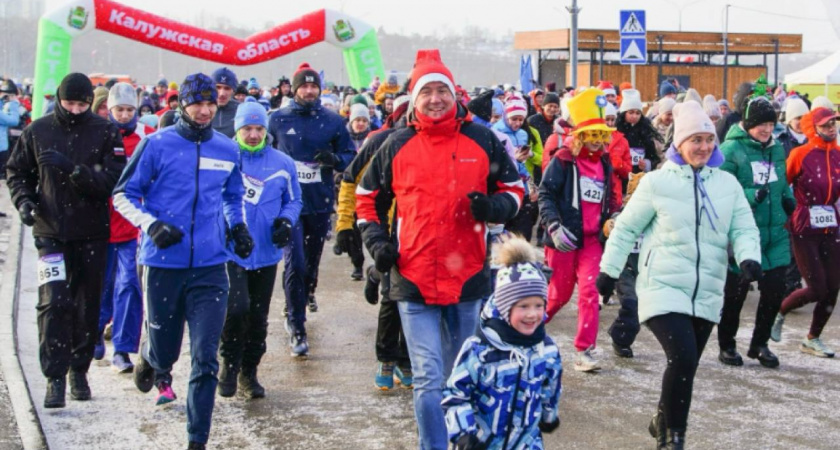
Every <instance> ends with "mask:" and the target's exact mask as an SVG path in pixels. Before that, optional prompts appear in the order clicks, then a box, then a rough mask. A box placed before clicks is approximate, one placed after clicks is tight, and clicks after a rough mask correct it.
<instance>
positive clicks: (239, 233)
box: [230, 223, 273, 258]
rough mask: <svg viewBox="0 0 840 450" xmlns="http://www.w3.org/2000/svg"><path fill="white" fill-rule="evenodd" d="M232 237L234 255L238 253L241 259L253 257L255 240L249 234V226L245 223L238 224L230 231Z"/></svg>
mask: <svg viewBox="0 0 840 450" xmlns="http://www.w3.org/2000/svg"><path fill="white" fill-rule="evenodd" d="M230 235H231V237H232V238H233V253H236V255H237V256H239V257H240V258H247V257H249V256H251V250H253V249H254V240H253V239H252V238H251V233H249V232H248V226H247V225H245V224H244V223H238V224H236V225H234V226H233V228H231V229H230ZM272 239H273V237H272Z"/></svg>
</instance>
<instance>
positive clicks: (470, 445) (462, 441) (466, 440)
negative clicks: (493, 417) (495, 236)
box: [455, 422, 559, 450]
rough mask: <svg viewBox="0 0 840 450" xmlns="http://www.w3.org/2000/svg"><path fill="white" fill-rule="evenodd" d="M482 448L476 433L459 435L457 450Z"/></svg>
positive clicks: (456, 444)
mask: <svg viewBox="0 0 840 450" xmlns="http://www.w3.org/2000/svg"><path fill="white" fill-rule="evenodd" d="M558 423H559V422H558ZM540 427H542V424H540ZM555 428H556V427H555ZM480 448H481V441H479V440H478V438H477V437H476V436H475V435H474V434H465V435H463V436H461V437H459V438H458V442H456V443H455V450H478V449H480Z"/></svg>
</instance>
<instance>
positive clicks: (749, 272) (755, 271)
mask: <svg viewBox="0 0 840 450" xmlns="http://www.w3.org/2000/svg"><path fill="white" fill-rule="evenodd" d="M740 267H741V278H743V279H744V281H747V282H749V283H752V282H753V281H760V280H761V278H762V277H763V276H764V274H763V272H762V271H761V263H759V262H755V261H753V260H751V259H748V260H745V261H744V262H742V263H741V266H740Z"/></svg>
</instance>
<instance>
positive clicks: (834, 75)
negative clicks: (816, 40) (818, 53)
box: [785, 50, 840, 88]
mask: <svg viewBox="0 0 840 450" xmlns="http://www.w3.org/2000/svg"><path fill="white" fill-rule="evenodd" d="M785 84H787V85H793V84H817V85H825V86H826V88H828V85H831V84H840V50H838V51H836V52H834V54H832V55H831V56H829V57H828V58H825V59H823V60H822V61H820V62H817V63H816V64H812V65H810V66H808V67H806V68H804V69H802V70H799V71H797V72H793V73H789V74H787V75H785Z"/></svg>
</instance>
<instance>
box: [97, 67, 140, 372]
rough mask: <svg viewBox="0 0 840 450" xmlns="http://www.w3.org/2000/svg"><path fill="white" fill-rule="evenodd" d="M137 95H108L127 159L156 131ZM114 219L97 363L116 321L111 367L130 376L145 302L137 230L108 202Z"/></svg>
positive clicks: (127, 91) (126, 87)
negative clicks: (142, 114)
mask: <svg viewBox="0 0 840 450" xmlns="http://www.w3.org/2000/svg"><path fill="white" fill-rule="evenodd" d="M138 117H139V114H137V94H136V93H135V92H134V87H133V86H132V85H130V84H128V83H117V84H115V85H114V86H112V87H111V90H110V92H109V93H108V118H109V120H110V121H111V123H113V124H114V125H116V126H117V128H118V129H119V130H120V134H121V135H122V140H123V144H124V146H125V157H126V158H130V157H131V155H132V153H134V149H135V147H137V144H139V143H140V141H141V140H142V139H143V138H144V137H146V136H147V135H149V134H152V133H154V130H153V129H151V128H149V127H147V126H146V125H143V124H142V123H138V121H137V119H138ZM108 207H109V209H110V217H111V237H110V238H109V239H108V252H107V257H108V263H107V266H106V269H105V283H104V285H103V287H102V302H101V306H100V309H99V333H98V334H97V341H96V347H95V348H94V351H93V358H94V359H97V360H99V359H102V358H104V357H105V343H104V342H103V340H102V334H103V331H104V329H105V325H107V324H108V322H110V321H111V319H112V318H113V320H114V323H113V328H112V329H113V331H112V333H111V336H112V337H111V342H113V343H114V358H113V360H112V362H111V364H112V365H113V366H114V369H116V370H117V372H119V373H130V372H131V371H132V370H134V364H132V362H131V359H130V358H129V357H128V354H129V353H137V349H138V346H139V345H140V327H141V325H142V322H143V299H142V296H141V294H140V282H139V280H138V279H137V233H138V231H137V228H136V227H135V226H134V225H132V224H131V223H129V222H128V221H127V220H126V219H125V218H124V217H123V216H122V214H120V213H118V212H116V211H115V210H114V205H113V204H112V202H111V200H108Z"/></svg>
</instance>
